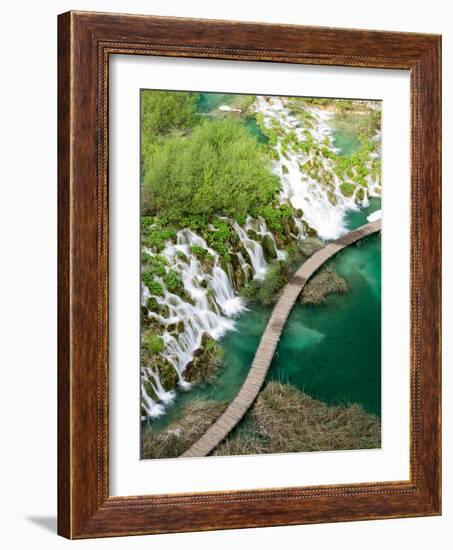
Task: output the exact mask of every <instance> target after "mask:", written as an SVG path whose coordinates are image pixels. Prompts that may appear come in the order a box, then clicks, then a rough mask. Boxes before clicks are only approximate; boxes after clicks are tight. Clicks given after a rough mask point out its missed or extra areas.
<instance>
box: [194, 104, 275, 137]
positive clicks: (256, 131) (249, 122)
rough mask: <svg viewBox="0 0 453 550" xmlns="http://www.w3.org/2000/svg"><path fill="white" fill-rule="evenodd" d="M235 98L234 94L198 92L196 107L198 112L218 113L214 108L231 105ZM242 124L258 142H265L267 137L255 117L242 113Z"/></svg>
mask: <svg viewBox="0 0 453 550" xmlns="http://www.w3.org/2000/svg"><path fill="white" fill-rule="evenodd" d="M236 98H237V95H236V94H215V93H200V94H199V95H198V102H197V108H198V111H199V112H200V113H203V114H205V115H218V114H219V113H217V112H216V110H217V109H218V108H219V107H220V106H221V105H231V103H233V102H234V100H235V99H236ZM220 116H228V113H222V114H221V115H220ZM233 116H234V117H237V113H234V115H233ZM242 117H243V122H244V126H245V127H246V128H247V130H248V131H249V132H250V133H251V134H252V136H253V137H254V138H256V140H257V141H258V143H267V142H268V141H269V139H268V137H267V136H266V135H264V134H263V132H262V131H261V130H260V128H259V126H258V123H257V122H256V118H255V117H253V116H245V117H244V115H242Z"/></svg>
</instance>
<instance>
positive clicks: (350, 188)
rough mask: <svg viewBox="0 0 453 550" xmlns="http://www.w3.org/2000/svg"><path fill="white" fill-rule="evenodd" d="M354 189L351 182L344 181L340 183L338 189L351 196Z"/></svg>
mask: <svg viewBox="0 0 453 550" xmlns="http://www.w3.org/2000/svg"><path fill="white" fill-rule="evenodd" d="M354 189H355V187H354V185H352V184H351V183H347V182H344V183H342V184H341V185H340V191H341V192H342V193H343V195H344V196H345V197H352V195H353V194H354Z"/></svg>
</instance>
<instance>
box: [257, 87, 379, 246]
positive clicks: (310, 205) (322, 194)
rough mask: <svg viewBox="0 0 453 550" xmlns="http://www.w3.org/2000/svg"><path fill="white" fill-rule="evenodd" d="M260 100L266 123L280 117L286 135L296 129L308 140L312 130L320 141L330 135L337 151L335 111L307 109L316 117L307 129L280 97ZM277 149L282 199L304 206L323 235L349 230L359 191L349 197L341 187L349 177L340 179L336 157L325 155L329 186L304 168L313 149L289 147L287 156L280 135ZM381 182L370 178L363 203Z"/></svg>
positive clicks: (307, 217)
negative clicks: (347, 221)
mask: <svg viewBox="0 0 453 550" xmlns="http://www.w3.org/2000/svg"><path fill="white" fill-rule="evenodd" d="M256 104H257V107H256V110H257V112H260V113H262V115H263V119H264V124H265V125H266V127H268V128H272V125H273V124H272V123H273V120H276V121H278V123H279V125H280V127H281V128H283V130H284V132H285V135H286V134H288V133H289V132H294V133H295V134H296V136H297V139H298V141H300V142H304V141H306V140H307V136H306V134H305V132H309V133H310V134H311V136H312V138H313V139H314V141H315V142H316V143H321V142H323V140H324V139H325V138H327V140H328V144H327V145H326V147H327V148H328V149H330V150H331V151H332V152H337V149H336V148H335V147H334V145H333V133H332V129H331V126H330V124H329V123H330V120H331V118H332V117H333V116H334V114H333V113H331V112H329V111H325V110H322V109H316V108H309V109H307V111H308V112H309V113H310V114H311V115H312V117H313V118H314V128H311V129H307V128H306V127H304V126H303V125H301V123H300V120H299V119H298V118H297V117H296V116H295V115H292V114H291V110H290V109H289V108H288V107H286V106H285V105H284V103H283V100H282V99H280V98H277V97H262V96H258V97H257V101H256ZM275 149H276V150H277V152H278V154H279V159H278V160H276V161H274V163H273V165H274V166H273V169H274V172H275V173H276V174H277V175H278V176H279V177H280V179H281V185H282V190H281V196H280V198H281V201H282V202H284V201H287V200H289V201H290V202H291V204H292V206H293V207H294V208H296V209H300V210H302V212H303V218H304V220H305V221H306V222H307V223H308V225H309V226H310V227H312V228H313V229H315V230H316V231H317V233H318V235H319V236H320V237H321V238H322V239H325V240H331V239H336V238H338V237H340V236H341V235H342V234H343V233H345V232H346V231H347V228H346V226H345V216H346V213H347V212H348V211H350V210H357V209H358V206H357V204H356V201H355V195H353V196H352V197H346V196H344V195H343V193H342V192H341V190H340V185H341V184H342V183H344V182H345V181H346V182H347V181H348V180H347V179H346V180H341V181H340V179H339V178H338V177H337V175H336V174H335V172H334V170H333V161H332V160H330V159H329V158H323V159H322V168H323V169H324V170H325V171H326V172H328V173H329V174H331V177H332V178H333V186H331V187H327V186H326V185H323V183H322V182H321V181H319V180H318V179H314V178H312V177H310V175H309V174H307V172H306V171H303V170H301V169H300V166H301V165H303V164H305V163H306V162H309V161H313V158H314V157H313V153H312V152H311V151H309V152H308V153H305V152H303V151H294V150H292V149H291V148H287V149H286V152H285V156H284V155H283V152H282V137H280V138H279V140H278V143H277V145H276V147H275ZM319 160H320V159H319V158H318V159H317V161H318V162H319ZM377 184H378V182H372V181H370V180H369V181H368V189H364V200H363V201H362V204H361V206H367V204H368V196H369V194H375V193H373V190H374V188H375V187H376V186H377ZM370 189H371V191H370ZM329 191H330V192H331V194H332V195H333V197H331V200H329V196H328V192H329ZM356 192H357V190H356ZM296 224H299V225H298V227H301V225H300V220H296Z"/></svg>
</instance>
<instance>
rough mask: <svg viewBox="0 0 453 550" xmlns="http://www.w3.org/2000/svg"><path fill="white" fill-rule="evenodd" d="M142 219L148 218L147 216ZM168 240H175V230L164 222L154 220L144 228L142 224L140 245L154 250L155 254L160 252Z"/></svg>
mask: <svg viewBox="0 0 453 550" xmlns="http://www.w3.org/2000/svg"><path fill="white" fill-rule="evenodd" d="M144 218H148V216H145V217H144ZM169 240H170V241H175V240H176V230H175V229H174V228H173V227H169V226H167V225H165V223H164V220H159V219H158V218H155V219H154V222H153V223H152V224H148V225H146V226H145V227H143V224H142V244H143V245H144V246H147V247H149V248H154V249H155V250H156V251H157V252H160V251H161V250H163V249H164V247H165V243H166V242H167V241H169Z"/></svg>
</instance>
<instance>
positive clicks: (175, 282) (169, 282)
mask: <svg viewBox="0 0 453 550" xmlns="http://www.w3.org/2000/svg"><path fill="white" fill-rule="evenodd" d="M163 281H164V283H165V286H166V287H167V289H168V290H169V291H170V292H172V293H173V294H175V293H177V292H178V291H180V290H182V289H183V284H182V280H181V278H180V276H179V275H178V273H177V272H176V271H172V270H170V271H169V272H168V273H167V274H166V275H165V277H164V279H163Z"/></svg>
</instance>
